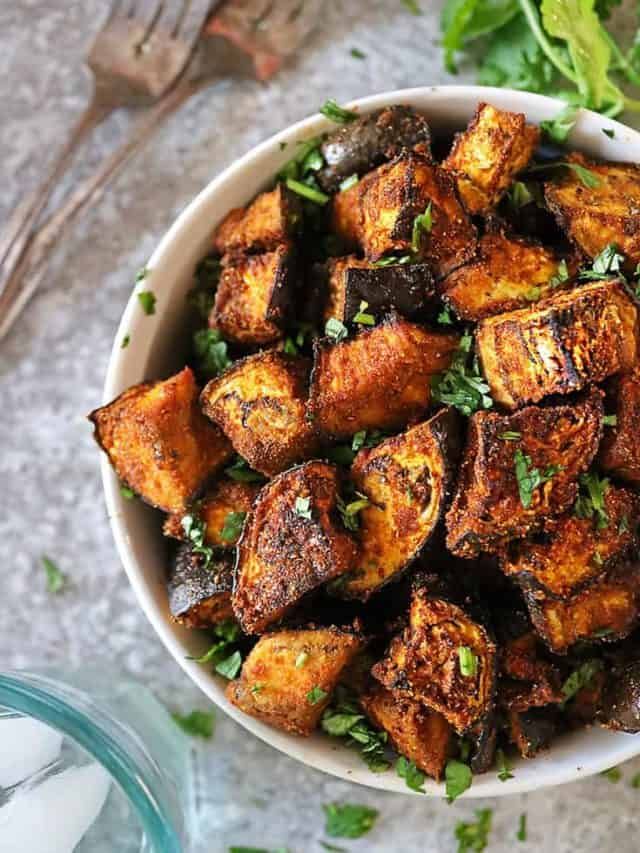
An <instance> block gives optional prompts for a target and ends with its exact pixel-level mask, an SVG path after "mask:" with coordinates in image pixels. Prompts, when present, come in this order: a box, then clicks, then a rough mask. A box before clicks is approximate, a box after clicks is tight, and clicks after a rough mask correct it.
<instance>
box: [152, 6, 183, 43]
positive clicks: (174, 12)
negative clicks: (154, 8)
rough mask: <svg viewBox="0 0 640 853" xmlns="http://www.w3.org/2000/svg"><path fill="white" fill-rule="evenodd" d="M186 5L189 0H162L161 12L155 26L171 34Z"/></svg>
mask: <svg viewBox="0 0 640 853" xmlns="http://www.w3.org/2000/svg"><path fill="white" fill-rule="evenodd" d="M188 5H189V0H164V2H163V4H162V14H161V15H160V17H159V18H158V20H157V21H156V28H157V29H159V30H161V31H162V32H164V33H168V34H169V35H171V36H173V35H174V34H175V31H176V27H178V26H179V25H180V21H181V20H182V17H183V15H184V14H185V9H186V7H187V6H188Z"/></svg>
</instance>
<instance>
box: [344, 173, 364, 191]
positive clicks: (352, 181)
mask: <svg viewBox="0 0 640 853" xmlns="http://www.w3.org/2000/svg"><path fill="white" fill-rule="evenodd" d="M359 180H360V179H359V178H358V176H357V175H349V177H348V178H345V179H344V181H342V182H341V184H340V192H344V191H345V190H350V189H351V187H355V185H356V184H357V183H358V181H359Z"/></svg>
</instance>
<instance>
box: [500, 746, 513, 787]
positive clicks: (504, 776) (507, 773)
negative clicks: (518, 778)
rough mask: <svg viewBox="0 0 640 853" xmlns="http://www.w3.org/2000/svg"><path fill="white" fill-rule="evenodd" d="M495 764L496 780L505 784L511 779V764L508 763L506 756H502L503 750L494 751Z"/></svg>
mask: <svg viewBox="0 0 640 853" xmlns="http://www.w3.org/2000/svg"><path fill="white" fill-rule="evenodd" d="M496 764H497V767H498V779H499V780H500V781H501V782H507V781H508V780H509V779H513V773H512V772H511V764H510V763H509V761H508V759H507V756H506V755H505V754H504V750H503V749H497V750H496Z"/></svg>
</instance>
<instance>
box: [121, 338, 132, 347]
mask: <svg viewBox="0 0 640 853" xmlns="http://www.w3.org/2000/svg"><path fill="white" fill-rule="evenodd" d="M130 342H131V335H125V336H124V337H123V338H122V341H121V343H120V349H126V348H127V347H128V346H129V344H130Z"/></svg>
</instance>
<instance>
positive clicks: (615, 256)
mask: <svg viewBox="0 0 640 853" xmlns="http://www.w3.org/2000/svg"><path fill="white" fill-rule="evenodd" d="M624 261H625V257H624V255H622V254H620V252H619V251H618V247H617V246H616V245H615V243H608V244H607V245H606V246H605V247H604V249H603V250H602V251H601V252H600V254H599V255H597V256H596V257H595V258H594V259H593V263H592V265H591V269H588V270H583V271H582V272H581V273H580V278H586V279H590V280H594V279H595V280H600V279H607V278H611V277H617V276H620V275H621V273H622V266H623V264H624Z"/></svg>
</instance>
